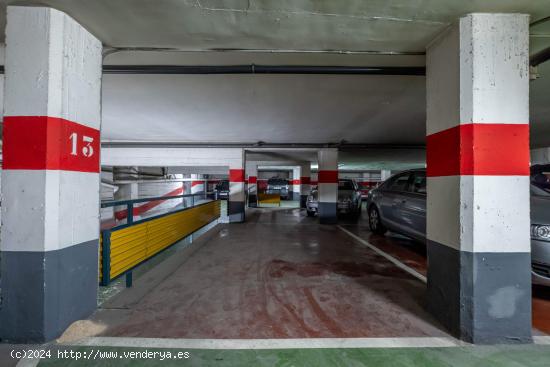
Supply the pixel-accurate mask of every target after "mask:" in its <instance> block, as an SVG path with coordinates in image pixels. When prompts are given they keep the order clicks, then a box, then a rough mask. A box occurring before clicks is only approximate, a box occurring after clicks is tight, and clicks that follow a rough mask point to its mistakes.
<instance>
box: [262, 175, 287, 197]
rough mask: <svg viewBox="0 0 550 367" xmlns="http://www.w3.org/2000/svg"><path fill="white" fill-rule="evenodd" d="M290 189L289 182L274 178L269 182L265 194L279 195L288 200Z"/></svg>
mask: <svg viewBox="0 0 550 367" xmlns="http://www.w3.org/2000/svg"><path fill="white" fill-rule="evenodd" d="M288 188H289V185H288V180H285V179H283V178H276V177H273V178H270V179H269V180H267V189H266V190H265V193H266V194H279V195H281V199H283V200H286V199H288V195H289V192H288Z"/></svg>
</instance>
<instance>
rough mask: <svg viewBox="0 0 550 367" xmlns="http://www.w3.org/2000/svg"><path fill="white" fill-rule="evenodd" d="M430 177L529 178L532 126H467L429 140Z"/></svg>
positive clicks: (444, 132) (455, 128) (436, 135)
mask: <svg viewBox="0 0 550 367" xmlns="http://www.w3.org/2000/svg"><path fill="white" fill-rule="evenodd" d="M426 162H427V175H428V176H429V177H438V176H457V175H480V176H528V175H529V125H528V124H463V125H459V126H456V127H453V128H450V129H448V130H444V131H441V132H438V133H435V134H432V135H429V136H428V137H427V141H426Z"/></svg>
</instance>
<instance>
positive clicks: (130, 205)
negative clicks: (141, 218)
mask: <svg viewBox="0 0 550 367" xmlns="http://www.w3.org/2000/svg"><path fill="white" fill-rule="evenodd" d="M126 211H127V212H128V214H127V216H126V218H128V219H127V220H126V223H128V224H132V223H134V203H128V206H127V209H126Z"/></svg>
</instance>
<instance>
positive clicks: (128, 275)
mask: <svg viewBox="0 0 550 367" xmlns="http://www.w3.org/2000/svg"><path fill="white" fill-rule="evenodd" d="M132 278H133V276H132V272H131V271H129V272H127V273H126V288H131V287H132V283H133V279H132Z"/></svg>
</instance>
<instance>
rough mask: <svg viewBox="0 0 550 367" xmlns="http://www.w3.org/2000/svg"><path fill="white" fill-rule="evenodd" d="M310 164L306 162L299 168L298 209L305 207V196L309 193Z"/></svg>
mask: <svg viewBox="0 0 550 367" xmlns="http://www.w3.org/2000/svg"><path fill="white" fill-rule="evenodd" d="M310 176H311V163H310V162H307V163H305V164H303V165H302V167H301V177H300V182H301V185H300V208H305V207H306V201H307V196H308V195H309V193H310V191H311V186H310V182H311V177H310Z"/></svg>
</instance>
